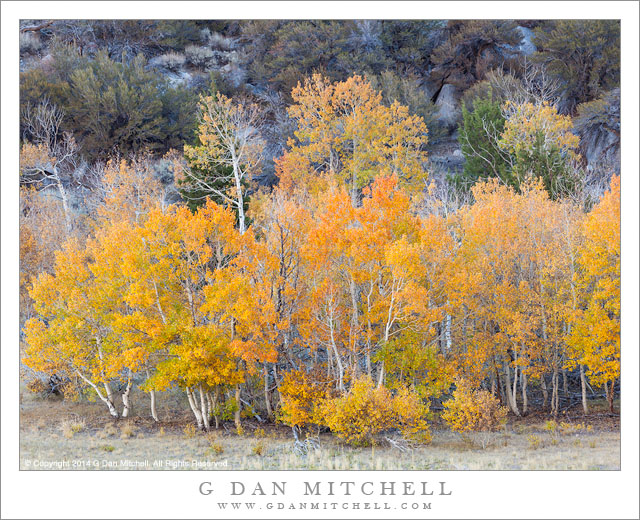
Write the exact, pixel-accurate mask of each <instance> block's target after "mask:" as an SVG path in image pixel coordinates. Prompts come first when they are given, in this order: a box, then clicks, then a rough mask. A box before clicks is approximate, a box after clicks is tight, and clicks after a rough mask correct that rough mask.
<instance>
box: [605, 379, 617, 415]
mask: <svg viewBox="0 0 640 520" xmlns="http://www.w3.org/2000/svg"><path fill="white" fill-rule="evenodd" d="M615 383H616V381H615V379H613V380H611V381H609V384H607V383H605V384H604V389H605V391H606V393H607V402H608V403H609V411H610V412H611V413H613V398H614V387H615Z"/></svg>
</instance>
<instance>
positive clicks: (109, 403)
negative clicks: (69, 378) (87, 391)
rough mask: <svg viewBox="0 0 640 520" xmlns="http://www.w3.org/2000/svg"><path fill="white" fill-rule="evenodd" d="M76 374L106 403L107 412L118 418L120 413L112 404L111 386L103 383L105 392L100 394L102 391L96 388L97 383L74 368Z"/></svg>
mask: <svg viewBox="0 0 640 520" xmlns="http://www.w3.org/2000/svg"><path fill="white" fill-rule="evenodd" d="M76 374H78V375H79V376H80V379H82V380H83V381H84V382H85V383H87V384H88V385H89V386H91V388H93V389H94V390H95V392H96V394H97V395H98V397H99V398H100V400H101V401H102V402H103V403H104V404H106V405H107V408H108V409H109V413H110V414H111V416H112V417H114V418H115V419H119V418H120V414H119V413H118V410H116V407H115V406H114V405H113V393H112V392H111V387H110V386H109V384H108V383H104V388H105V392H107V394H106V396H105V395H103V394H102V392H101V391H100V389H99V388H98V385H96V384H95V383H94V382H93V381H91V380H90V379H89V378H87V377H85V376H84V374H82V373H81V372H80V371H79V370H76Z"/></svg>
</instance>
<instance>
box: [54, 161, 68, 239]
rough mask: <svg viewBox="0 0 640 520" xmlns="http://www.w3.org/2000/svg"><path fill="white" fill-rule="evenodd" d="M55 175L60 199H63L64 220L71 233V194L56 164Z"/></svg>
mask: <svg viewBox="0 0 640 520" xmlns="http://www.w3.org/2000/svg"><path fill="white" fill-rule="evenodd" d="M53 176H54V178H55V181H56V186H57V188H58V191H59V192H60V199H61V200H62V209H63V210H64V221H65V226H66V228H67V233H70V232H71V210H70V209H69V196H68V195H67V190H66V189H65V187H64V184H62V179H60V175H59V173H58V168H57V167H56V166H54V167H53Z"/></svg>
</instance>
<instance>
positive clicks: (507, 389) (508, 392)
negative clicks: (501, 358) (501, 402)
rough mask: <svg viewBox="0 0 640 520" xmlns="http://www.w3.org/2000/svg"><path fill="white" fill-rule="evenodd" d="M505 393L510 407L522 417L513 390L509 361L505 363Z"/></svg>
mask: <svg viewBox="0 0 640 520" xmlns="http://www.w3.org/2000/svg"><path fill="white" fill-rule="evenodd" d="M504 393H505V394H506V397H507V404H508V405H509V408H510V409H511V411H512V412H513V413H514V414H516V415H517V416H518V417H520V410H518V404H517V403H516V401H515V399H514V397H515V396H514V394H513V393H512V391H511V374H510V371H509V363H508V362H505V363H504Z"/></svg>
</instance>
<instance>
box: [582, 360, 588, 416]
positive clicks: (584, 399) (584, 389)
mask: <svg viewBox="0 0 640 520" xmlns="http://www.w3.org/2000/svg"><path fill="white" fill-rule="evenodd" d="M580 386H581V387H582V410H583V411H584V414H585V415H587V414H588V413H589V407H588V406H587V378H586V376H585V373H584V365H582V364H581V365H580Z"/></svg>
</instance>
